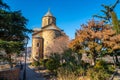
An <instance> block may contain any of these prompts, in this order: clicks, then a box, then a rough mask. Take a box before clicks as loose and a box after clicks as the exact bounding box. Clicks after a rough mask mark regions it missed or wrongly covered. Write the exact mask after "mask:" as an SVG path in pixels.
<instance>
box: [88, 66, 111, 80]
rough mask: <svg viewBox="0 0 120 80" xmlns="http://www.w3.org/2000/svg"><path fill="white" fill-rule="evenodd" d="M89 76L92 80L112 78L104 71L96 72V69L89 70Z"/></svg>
mask: <svg viewBox="0 0 120 80" xmlns="http://www.w3.org/2000/svg"><path fill="white" fill-rule="evenodd" d="M87 76H88V77H90V80H108V79H109V77H110V75H109V74H108V72H107V71H105V70H103V69H99V70H97V71H96V70H95V69H94V68H93V69H92V68H90V69H88V70H87Z"/></svg>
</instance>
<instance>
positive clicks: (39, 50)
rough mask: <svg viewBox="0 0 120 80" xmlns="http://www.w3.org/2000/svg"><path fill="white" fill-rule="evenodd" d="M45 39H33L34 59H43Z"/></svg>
mask: <svg viewBox="0 0 120 80" xmlns="http://www.w3.org/2000/svg"><path fill="white" fill-rule="evenodd" d="M43 42H44V41H43V39H42V38H40V37H32V58H33V59H35V60H38V59H40V58H43Z"/></svg>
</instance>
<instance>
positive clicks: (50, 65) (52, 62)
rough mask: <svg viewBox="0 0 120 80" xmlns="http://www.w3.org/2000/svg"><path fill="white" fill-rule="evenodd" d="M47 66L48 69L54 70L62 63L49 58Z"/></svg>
mask: <svg viewBox="0 0 120 80" xmlns="http://www.w3.org/2000/svg"><path fill="white" fill-rule="evenodd" d="M45 66H46V68H47V69H48V70H50V71H54V70H56V69H58V67H59V66H60V63H59V62H58V61H56V60H54V59H48V61H47V62H46V63H45Z"/></svg>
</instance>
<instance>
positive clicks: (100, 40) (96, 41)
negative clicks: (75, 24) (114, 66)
mask: <svg viewBox="0 0 120 80" xmlns="http://www.w3.org/2000/svg"><path fill="white" fill-rule="evenodd" d="M85 42H87V43H85ZM76 46H80V47H83V48H79V49H87V50H90V51H91V53H94V52H93V51H94V50H96V52H97V53H98V52H100V51H101V50H102V48H107V49H109V52H111V51H113V50H116V49H120V34H119V35H116V31H115V30H113V29H112V28H111V26H109V25H104V23H103V22H95V21H94V20H92V21H90V22H88V25H82V29H81V30H77V32H76V37H75V39H74V40H72V41H71V43H70V45H69V47H70V48H74V49H75V48H76ZM77 49H78V48H77ZM79 51H81V50H79ZM81 52H83V51H81Z"/></svg>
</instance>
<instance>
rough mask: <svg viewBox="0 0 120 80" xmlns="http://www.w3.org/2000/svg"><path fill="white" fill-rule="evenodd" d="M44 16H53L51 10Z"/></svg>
mask: <svg viewBox="0 0 120 80" xmlns="http://www.w3.org/2000/svg"><path fill="white" fill-rule="evenodd" d="M44 16H53V15H52V13H51V12H50V9H48V12H47V13H46V14H45V15H44Z"/></svg>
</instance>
